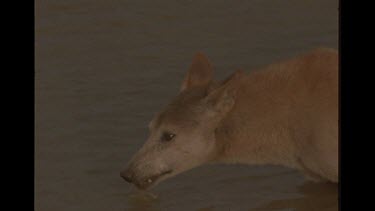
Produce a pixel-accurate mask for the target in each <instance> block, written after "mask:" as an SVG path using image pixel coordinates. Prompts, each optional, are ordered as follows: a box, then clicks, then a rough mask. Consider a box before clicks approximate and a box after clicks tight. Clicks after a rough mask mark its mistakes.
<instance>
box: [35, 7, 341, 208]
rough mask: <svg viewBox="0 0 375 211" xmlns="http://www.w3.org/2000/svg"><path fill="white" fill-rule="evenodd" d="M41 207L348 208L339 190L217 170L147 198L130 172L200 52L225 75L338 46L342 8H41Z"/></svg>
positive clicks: (179, 180)
mask: <svg viewBox="0 0 375 211" xmlns="http://www.w3.org/2000/svg"><path fill="white" fill-rule="evenodd" d="M35 32H36V40H35V46H36V120H35V121H36V125H35V128H36V139H35V148H36V151H35V159H36V165H35V170H36V175H35V176H36V181H35V202H36V210H38V211H50V210H54V211H60V210H64V211H65V210H77V211H78V210H79V211H82V210H90V211H96V210H132V211H139V210H200V211H203V210H205V211H211V210H231V211H233V210H300V211H304V210H337V209H338V204H337V186H334V185H327V184H313V183H308V182H305V181H304V179H303V177H302V176H301V175H300V174H299V173H298V172H296V171H294V170H291V169H288V168H283V167H277V166H245V165H234V166H229V165H212V166H204V167H200V168H196V169H194V170H191V171H189V172H186V173H184V174H181V175H179V176H178V177H175V178H172V179H170V180H167V181H165V182H163V183H161V184H160V185H159V186H157V187H155V189H153V190H152V192H151V193H144V192H138V191H137V190H136V189H135V188H133V187H131V186H130V185H128V184H127V183H125V182H124V181H123V180H122V179H121V178H120V176H119V172H120V170H122V169H123V168H124V167H125V164H126V162H127V161H128V159H129V158H130V156H131V155H132V154H133V153H134V152H135V151H136V150H137V149H138V148H139V147H140V146H141V145H142V143H143V141H144V140H145V138H146V137H147V123H148V121H149V120H150V118H151V117H152V115H153V114H154V113H155V112H156V111H158V110H159V109H160V108H161V107H162V106H163V105H164V104H165V103H167V102H168V100H169V99H170V98H171V97H172V96H174V95H176V93H177V90H178V87H179V85H180V82H181V79H182V76H183V74H184V71H185V70H186V69H187V67H188V66H189V64H190V62H191V58H192V56H193V54H194V52H196V51H203V52H205V53H206V54H207V55H208V56H209V58H210V59H211V61H212V62H213V64H214V67H215V71H216V74H217V75H216V76H217V78H223V77H225V76H226V75H229V74H230V73H231V72H233V71H234V70H235V69H236V68H238V67H242V68H243V69H245V70H247V71H251V70H252V69H254V68H256V67H260V66H262V65H265V64H268V63H271V62H273V61H276V60H279V59H282V58H287V57H289V56H292V55H295V54H297V53H300V52H303V51H306V50H308V49H311V48H314V47H316V46H329V47H334V48H337V42H338V2H337V0H328V1H327V0H303V1H301V0H286V1H274V0H249V1H223V0H216V1H214V0H200V1H198V0H184V1H182V0H174V1H171V0H166V1H163V2H162V3H161V2H156V1H145V0H138V1H115V0H96V1H89V0H65V1H58V0H48V1H47V0H37V1H36V28H35Z"/></svg>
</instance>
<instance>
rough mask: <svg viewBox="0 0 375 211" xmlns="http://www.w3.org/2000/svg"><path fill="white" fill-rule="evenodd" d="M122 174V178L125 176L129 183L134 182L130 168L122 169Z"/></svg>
mask: <svg viewBox="0 0 375 211" xmlns="http://www.w3.org/2000/svg"><path fill="white" fill-rule="evenodd" d="M120 175H121V177H122V178H124V180H125V181H127V182H129V183H132V182H133V178H132V174H131V172H130V171H129V170H125V171H122V172H121V173H120Z"/></svg>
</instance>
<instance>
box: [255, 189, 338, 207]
mask: <svg viewBox="0 0 375 211" xmlns="http://www.w3.org/2000/svg"><path fill="white" fill-rule="evenodd" d="M297 189H298V191H299V192H300V193H301V194H303V196H301V197H297V198H289V199H281V200H274V201H271V202H269V203H267V204H263V205H262V206H260V207H258V208H256V209H252V210H257V211H263V210H285V209H287V210H296V211H313V210H321V211H324V210H338V198H337V197H338V186H337V184H333V183H313V182H305V183H304V184H302V185H301V186H299V187H297Z"/></svg>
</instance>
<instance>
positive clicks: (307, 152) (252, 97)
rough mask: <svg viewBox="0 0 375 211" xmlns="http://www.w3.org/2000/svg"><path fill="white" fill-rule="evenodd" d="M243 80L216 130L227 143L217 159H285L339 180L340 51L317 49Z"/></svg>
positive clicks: (257, 161) (253, 161)
mask: <svg viewBox="0 0 375 211" xmlns="http://www.w3.org/2000/svg"><path fill="white" fill-rule="evenodd" d="M239 86H240V90H241V92H239V93H238V96H237V98H236V99H237V100H236V104H235V106H234V108H233V110H232V111H231V112H230V113H229V114H228V116H227V117H226V118H225V119H224V120H223V122H222V123H221V126H220V127H219V128H218V130H217V136H216V137H217V139H218V142H219V143H223V148H224V149H223V153H222V154H220V155H218V158H217V159H218V160H220V161H225V162H240V163H249V164H267V163H270V164H281V165H285V166H289V167H294V168H298V169H300V170H302V171H303V172H304V173H305V174H307V176H309V177H311V178H314V179H318V178H319V179H325V180H329V181H332V182H337V181H338V56H337V51H335V50H331V49H324V48H321V49H316V50H314V51H312V52H310V53H308V54H306V55H302V56H299V57H297V58H294V59H291V60H288V61H284V62H280V63H277V64H273V65H270V66H268V67H266V68H264V69H262V70H259V71H256V72H253V73H251V74H249V75H248V77H246V78H244V79H243V80H242V81H241V85H239ZM318 176H319V177H318Z"/></svg>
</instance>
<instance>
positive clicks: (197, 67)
mask: <svg viewBox="0 0 375 211" xmlns="http://www.w3.org/2000/svg"><path fill="white" fill-rule="evenodd" d="M212 75H213V70H212V67H211V64H210V62H209V60H208V59H207V57H206V56H205V55H204V54H203V53H200V52H198V53H196V54H195V56H194V58H193V62H192V64H191V66H190V69H189V70H188V72H187V74H186V76H185V79H184V80H183V82H182V85H181V91H184V90H186V89H189V88H191V87H194V86H202V85H206V84H208V83H209V82H210V81H211V79H212Z"/></svg>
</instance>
